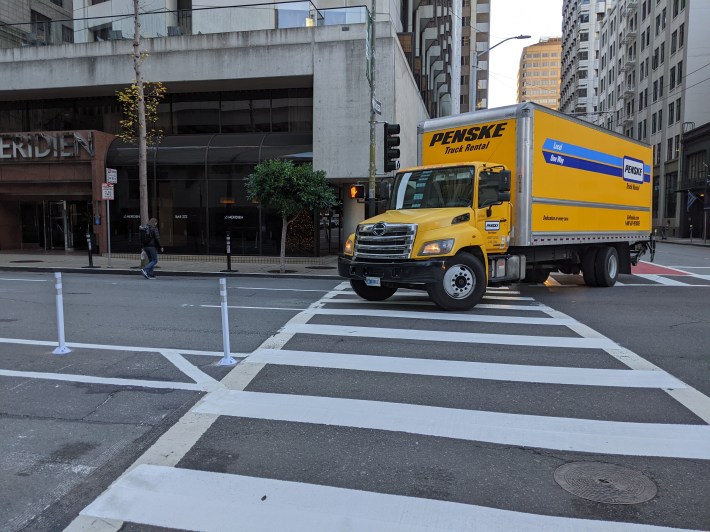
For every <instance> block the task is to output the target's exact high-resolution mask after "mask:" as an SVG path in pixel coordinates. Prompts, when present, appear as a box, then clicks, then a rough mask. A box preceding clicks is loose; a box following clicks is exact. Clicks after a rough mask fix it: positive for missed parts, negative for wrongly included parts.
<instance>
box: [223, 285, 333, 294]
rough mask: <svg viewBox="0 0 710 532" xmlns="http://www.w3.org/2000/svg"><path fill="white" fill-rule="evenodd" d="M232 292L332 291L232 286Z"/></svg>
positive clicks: (324, 292)
mask: <svg viewBox="0 0 710 532" xmlns="http://www.w3.org/2000/svg"><path fill="white" fill-rule="evenodd" d="M229 288H230V289H231V290H268V291H270V292H280V291H284V292H320V293H322V294H327V293H328V292H330V290H317V289H314V288H269V287H263V288H261V287H259V288H257V287H255V286H252V287H249V286H230V287H229Z"/></svg>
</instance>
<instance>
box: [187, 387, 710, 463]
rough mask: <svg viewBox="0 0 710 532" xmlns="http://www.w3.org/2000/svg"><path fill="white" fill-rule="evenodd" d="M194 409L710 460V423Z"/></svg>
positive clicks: (385, 410) (255, 404) (298, 400)
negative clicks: (679, 423)
mask: <svg viewBox="0 0 710 532" xmlns="http://www.w3.org/2000/svg"><path fill="white" fill-rule="evenodd" d="M194 411H195V412H198V413H205V414H216V415H221V416H235V417H247V418H253V419H271V420H276V421H289V422H294V423H315V424H318V425H334V426H339V427H356V428H364V429H373V430H385V431H394V432H407V433H410V434H423V435H427V436H435V437H441V438H454V439H457V440H469V441H482V442H489V443H495V444H500V445H515V446H522V447H532V448H542V449H557V450H560V451H572V452H587V453H600V454H615V455H629V456H659V457H668V458H696V459H703V460H708V459H710V426H708V425H674V424H670V423H627V422H621V421H600V420H596V419H575V418H564V417H548V416H533V415H527V414H509V413H498V412H487V411H481V410H461V409H456V408H442V407H438V406H421V405H412V404H406V403H388V402H384V401H365V400H361V399H341V398H333V397H317V396H305V395H292V394H278V393H261V392H245V391H234V390H218V391H216V392H213V393H211V394H209V395H208V396H206V397H204V398H203V400H202V401H201V402H200V403H198V404H197V405H196V406H195V408H194Z"/></svg>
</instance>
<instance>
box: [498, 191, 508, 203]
mask: <svg viewBox="0 0 710 532" xmlns="http://www.w3.org/2000/svg"><path fill="white" fill-rule="evenodd" d="M504 201H510V190H506V191H505V192H503V191H499V192H498V202H500V203H502V202H504Z"/></svg>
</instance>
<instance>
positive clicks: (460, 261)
mask: <svg viewBox="0 0 710 532" xmlns="http://www.w3.org/2000/svg"><path fill="white" fill-rule="evenodd" d="M485 291H486V269H485V268H484V267H483V264H482V263H481V261H480V260H478V259H477V258H476V257H474V256H473V255H471V254H470V253H458V254H457V255H455V256H453V257H451V258H449V259H447V261H446V271H445V272H444V278H443V279H442V280H441V281H440V282H438V283H431V284H428V285H427V292H428V293H429V297H430V298H431V299H432V301H433V302H434V303H436V305H437V306H439V307H441V308H442V309H444V310H469V309H471V308H473V307H474V306H476V304H477V303H479V302H480V301H481V299H482V298H483V294H484V293H485Z"/></svg>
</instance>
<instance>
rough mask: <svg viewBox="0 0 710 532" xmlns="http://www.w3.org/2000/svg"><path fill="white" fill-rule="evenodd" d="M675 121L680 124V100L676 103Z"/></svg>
mask: <svg viewBox="0 0 710 532" xmlns="http://www.w3.org/2000/svg"><path fill="white" fill-rule="evenodd" d="M675 121H676V122H680V98H678V99H677V100H676V101H675Z"/></svg>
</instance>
